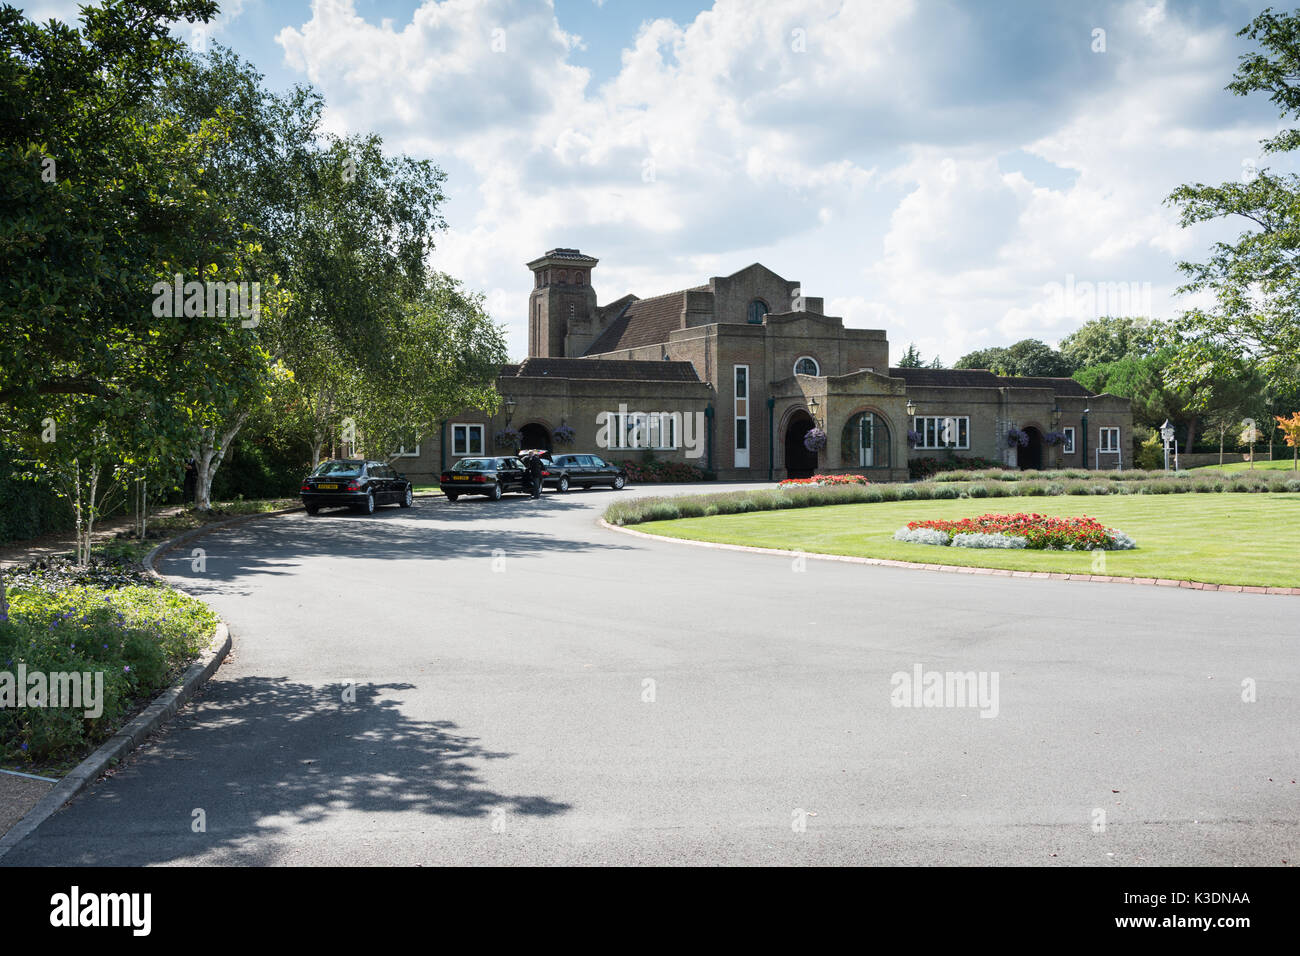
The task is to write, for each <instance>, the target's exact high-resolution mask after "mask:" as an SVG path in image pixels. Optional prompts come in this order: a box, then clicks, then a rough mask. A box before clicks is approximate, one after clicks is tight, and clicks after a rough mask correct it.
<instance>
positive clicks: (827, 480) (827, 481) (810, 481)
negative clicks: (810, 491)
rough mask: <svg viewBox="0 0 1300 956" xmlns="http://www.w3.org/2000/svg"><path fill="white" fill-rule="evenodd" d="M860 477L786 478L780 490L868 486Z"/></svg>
mask: <svg viewBox="0 0 1300 956" xmlns="http://www.w3.org/2000/svg"><path fill="white" fill-rule="evenodd" d="M869 484H871V482H869V481H867V479H866V478H864V477H863V476H862V475H813V476H812V477H811V478H787V479H785V481H783V482H781V485H780V487H782V488H797V487H799V486H801V485H802V486H805V487H806V486H814V487H818V488H820V487H821V486H822V485H869Z"/></svg>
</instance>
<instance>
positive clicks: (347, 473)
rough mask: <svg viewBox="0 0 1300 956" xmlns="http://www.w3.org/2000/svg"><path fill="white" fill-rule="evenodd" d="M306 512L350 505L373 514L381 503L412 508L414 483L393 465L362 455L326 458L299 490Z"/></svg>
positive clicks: (310, 513)
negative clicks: (412, 485) (358, 456)
mask: <svg viewBox="0 0 1300 956" xmlns="http://www.w3.org/2000/svg"><path fill="white" fill-rule="evenodd" d="M299 494H300V495H301V497H302V503H303V507H305V508H306V509H307V514H309V515H314V514H316V512H318V511H319V510H320V509H321V508H336V507H350V508H356V509H358V510H360V511H364V512H365V513H366V514H374V511H375V509H376V508H378V507H379V506H381V505H398V506H400V507H402V508H409V507H411V504H412V503H413V502H414V500H415V498H414V494H413V490H412V488H411V483H410V482H409V481H407V480H406V476H405V475H399V474H398V473H397V472H395V471H394V470H393V468H392V466H391V465H386V464H384V463H383V462H382V461H367V460H365V459H360V458H334V459H331V460H330V461H323V462H321V463H320V464H319V465H317V466H316V469H315V470H314V471H313V472H312V473H311V474H310V475H308V476H307V477H306V478H304V479H303V481H302V488H301V490H300V492H299Z"/></svg>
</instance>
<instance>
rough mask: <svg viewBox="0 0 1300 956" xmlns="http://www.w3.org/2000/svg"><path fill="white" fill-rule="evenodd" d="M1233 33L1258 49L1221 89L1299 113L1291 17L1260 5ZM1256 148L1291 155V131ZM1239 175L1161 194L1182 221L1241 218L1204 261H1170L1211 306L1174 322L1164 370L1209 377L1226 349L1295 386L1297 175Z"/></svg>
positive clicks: (1299, 339)
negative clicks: (1174, 340)
mask: <svg viewBox="0 0 1300 956" xmlns="http://www.w3.org/2000/svg"><path fill="white" fill-rule="evenodd" d="M1238 36H1248V37H1250V38H1251V39H1252V40H1255V41H1256V42H1257V43H1258V44H1259V49H1258V50H1257V51H1255V52H1253V53H1250V54H1247V55H1245V56H1243V57H1242V58H1241V62H1240V64H1239V65H1238V68H1237V71H1236V73H1235V74H1234V78H1233V81H1232V82H1231V83H1229V84H1228V87H1227V89H1229V90H1231V91H1232V92H1233V93H1235V94H1237V95H1238V96H1248V95H1250V94H1251V93H1266V94H1267V95H1268V97H1269V99H1270V100H1271V101H1272V102H1273V103H1274V104H1275V105H1277V106H1278V107H1279V108H1280V115H1281V116H1282V117H1283V118H1284V119H1295V118H1297V117H1300V15H1297V14H1277V13H1274V12H1273V11H1272V10H1265V11H1264V12H1263V13H1261V14H1260V15H1259V16H1257V17H1256V18H1255V19H1254V20H1252V21H1251V22H1250V24H1248V25H1247V26H1246V27H1244V28H1243V29H1242V30H1241V31H1239V33H1238ZM1261 145H1262V148H1263V151H1264V152H1265V153H1266V154H1269V153H1279V154H1283V153H1288V152H1292V151H1294V150H1295V149H1296V148H1297V147H1300V130H1297V129H1287V130H1283V131H1282V132H1280V133H1278V134H1277V135H1276V136H1273V137H1271V138H1268V139H1265V140H1263V141H1261ZM1244 178H1245V179H1246V181H1244V182H1227V183H1223V184H1221V185H1218V186H1207V185H1204V184H1202V183H1194V184H1187V185H1183V186H1180V187H1179V188H1178V189H1176V190H1174V192H1173V193H1171V194H1170V195H1169V196H1168V197H1167V199H1166V202H1167V203H1170V204H1172V205H1176V206H1177V207H1178V208H1179V219H1180V222H1181V224H1182V225H1183V226H1184V227H1186V226H1190V225H1192V224H1195V223H1201V222H1208V221H1211V220H1215V219H1226V218H1232V217H1238V218H1240V219H1244V220H1245V221H1246V222H1247V223H1248V226H1247V229H1246V231H1245V232H1242V233H1241V234H1239V235H1238V236H1237V238H1236V240H1235V241H1233V242H1216V243H1215V244H1214V245H1213V246H1211V250H1210V257H1209V259H1208V260H1207V261H1205V262H1199V263H1198V262H1180V263H1179V269H1180V270H1181V271H1182V272H1183V273H1184V274H1185V275H1186V276H1188V278H1189V281H1188V282H1187V283H1186V284H1185V285H1183V286H1182V287H1180V289H1179V291H1180V292H1209V293H1212V295H1213V297H1214V299H1215V303H1214V305H1212V306H1210V307H1206V308H1193V309H1190V310H1188V311H1187V312H1185V313H1183V315H1182V316H1181V317H1180V318H1179V320H1178V321H1177V327H1178V329H1179V331H1180V332H1182V333H1183V340H1182V344H1181V346H1180V349H1179V353H1178V358H1177V362H1176V363H1175V365H1174V368H1173V370H1172V373H1173V374H1174V375H1175V376H1177V377H1178V378H1179V379H1181V380H1183V381H1191V380H1194V379H1199V378H1204V377H1205V376H1206V375H1207V374H1209V375H1211V376H1213V375H1215V374H1216V373H1217V372H1220V371H1221V366H1219V365H1218V363H1219V362H1220V361H1223V357H1224V356H1225V355H1226V356H1231V357H1234V358H1236V357H1242V358H1245V359H1247V360H1248V361H1251V362H1253V363H1256V364H1257V365H1258V367H1259V369H1260V371H1261V372H1262V373H1263V374H1264V376H1265V378H1266V380H1267V381H1268V384H1269V385H1270V387H1271V388H1273V389H1275V390H1282V389H1284V388H1287V387H1292V386H1294V385H1295V384H1296V383H1298V382H1300V317H1298V316H1300V311H1298V307H1300V275H1297V270H1296V262H1297V256H1300V177H1297V176H1296V175H1295V174H1287V175H1278V174H1275V173H1273V172H1271V171H1270V170H1269V169H1267V168H1265V169H1260V170H1258V171H1253V172H1252V173H1251V174H1249V175H1247V176H1246V177H1244Z"/></svg>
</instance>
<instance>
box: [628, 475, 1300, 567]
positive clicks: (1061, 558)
mask: <svg viewBox="0 0 1300 956" xmlns="http://www.w3.org/2000/svg"><path fill="white" fill-rule="evenodd" d="M1005 511H1013V512H1014V511H1032V512H1037V513H1039V514H1046V515H1055V516H1080V515H1088V516H1089V517H1092V518H1096V519H1097V520H1099V521H1101V522H1102V523H1103V524H1105V525H1107V526H1108V527H1112V528H1117V529H1119V530H1121V531H1124V532H1126V533H1127V534H1129V535H1130V536H1131V537H1133V538H1135V539H1136V540H1137V545H1138V546H1137V549H1136V550H1134V551H1107V552H1105V553H1104V555H1102V556H1100V558H1099V559H1097V560H1101V561H1103V564H1102V567H1101V568H1100V569H1098V567H1097V565H1096V564H1094V560H1095V559H1094V557H1093V555H1092V554H1090V553H1088V552H1073V551H1021V550H1017V551H1002V550H999V551H993V550H987V551H986V550H971V549H964V548H952V547H937V546H933V545H924V544H907V543H903V542H900V541H894V540H893V534H894V532H895V531H897V530H898V529H899V528H901V527H903V526H904V525H906V524H907V523H908V522H909V521H917V520H924V519H927V518H968V517H975V516H977V515H981V514H986V513H989V512H1005ZM638 530H641V531H646V532H649V533H651V534H660V535H665V536H668V537H675V538H689V539H692V540H697V541H718V542H722V543H724V544H739V545H749V546H751V547H759V548H777V549H780V550H786V551H801V552H807V553H821V554H842V555H854V556H857V557H869V558H889V559H893V560H897V561H917V562H922V563H927V564H951V565H958V566H964V567H986V568H1006V569H1010V570H1016V571H1059V572H1066V573H1073V574H1089V573H1091V574H1108V575H1114V576H1118V577H1139V578H1141V577H1151V578H1177V579H1179V580H1189V581H1204V582H1206V583H1211V584H1241V585H1254V586H1260V587H1300V563H1298V562H1297V561H1296V555H1297V554H1300V494H1295V493H1279V494H1269V495H1257V494H1242V493H1232V492H1228V493H1224V494H1219V495H1178V496H1170V497H1165V496H1159V497H1157V496H1149V495H1107V496H1097V497H1091V498H1089V499H1087V500H1080V499H1079V498H1073V497H1057V498H1040V499H1036V500H1035V501H1033V502H988V501H978V500H970V499H956V500H940V501H933V500H932V501H918V500H909V501H892V502H880V503H875V504H848V505H829V506H826V507H819V508H809V509H799V510H797V511H796V510H781V511H764V512H755V513H747V514H732V515H714V516H711V517H701V518H684V519H676V520H665V521H650V522H647V523H644V524H640V525H638Z"/></svg>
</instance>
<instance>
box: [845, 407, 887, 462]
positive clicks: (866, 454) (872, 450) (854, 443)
mask: <svg viewBox="0 0 1300 956" xmlns="http://www.w3.org/2000/svg"><path fill="white" fill-rule="evenodd" d="M890 448H891V445H890V441H889V425H888V424H887V423H886V422H885V419H884V417H883V416H881V415H880V414H879V413H877V412H858V413H857V414H856V415H851V416H850V417H849V420H848V421H846V422H845V423H844V431H843V432H842V433H841V434H840V463H841V464H843V465H844V466H846V467H848V468H888V467H890Z"/></svg>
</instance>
